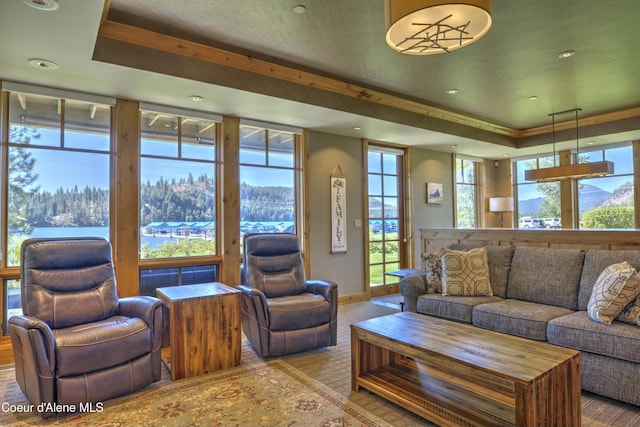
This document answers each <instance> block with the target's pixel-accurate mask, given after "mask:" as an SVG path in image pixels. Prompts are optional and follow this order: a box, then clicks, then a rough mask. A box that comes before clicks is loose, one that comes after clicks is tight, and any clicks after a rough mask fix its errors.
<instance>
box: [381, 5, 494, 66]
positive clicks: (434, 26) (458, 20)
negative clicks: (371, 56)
mask: <svg viewBox="0 0 640 427" xmlns="http://www.w3.org/2000/svg"><path fill="white" fill-rule="evenodd" d="M384 17H385V28H386V31H387V44H388V45H389V46H390V47H391V48H392V49H394V50H396V51H398V52H401V53H406V54H409V55H436V54H439V53H449V52H452V51H454V50H456V49H460V48H461V47H464V46H467V45H469V44H471V43H473V42H475V41H476V40H478V39H479V38H480V37H482V36H484V35H485V34H486V33H487V31H489V28H491V22H492V21H491V0H460V1H456V2H447V1H433V0H385V2H384Z"/></svg>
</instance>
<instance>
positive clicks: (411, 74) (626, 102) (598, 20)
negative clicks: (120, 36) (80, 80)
mask: <svg viewBox="0 0 640 427" xmlns="http://www.w3.org/2000/svg"><path fill="white" fill-rule="evenodd" d="M296 4H303V5H304V6H306V13H304V14H302V15H299V14H296V13H294V12H293V11H292V8H293V6H294V5H296ZM111 9H112V10H114V11H119V12H122V13H126V14H130V15H137V16H140V17H144V18H147V19H149V20H152V21H156V22H158V23H160V24H164V25H165V26H166V28H171V29H172V31H174V32H175V34H176V35H185V36H186V37H189V38H191V39H193V40H197V41H201V42H204V43H214V44H218V45H222V46H225V45H226V46H230V47H232V49H241V50H242V51H245V52H249V53H252V54H254V55H256V56H258V57H263V58H267V59H271V60H274V62H278V63H285V64H289V65H291V64H294V65H295V66H298V67H300V68H302V69H310V70H315V71H316V72H318V73H321V74H324V75H329V76H334V77H338V78H340V79H342V80H345V81H349V82H355V83H358V84H361V85H364V86H367V87H372V88H379V89H382V90H385V91H388V92H391V93H396V94H401V95H403V96H406V97H410V98H416V99H418V100H421V101H424V102H426V103H428V104H431V105H435V106H443V107H445V108H447V109H450V110H452V111H457V112H462V113H464V114H467V115H470V116H473V117H478V118H481V119H486V120H489V121H491V122H495V123H498V124H502V125H505V126H508V127H510V128H514V129H527V128H531V127H536V126H541V125H546V124H548V123H549V118H548V116H547V115H548V114H549V113H551V112H555V111H562V110H567V109H572V108H576V107H580V108H582V110H583V113H582V114H583V115H585V116H591V115H597V114H601V113H607V112H612V111H616V110H621V109H625V108H630V107H635V106H638V105H640V85H639V84H638V83H637V70H638V69H639V67H640V55H638V54H637V53H636V49H637V47H636V44H637V42H638V41H639V40H640V30H639V26H638V25H637V19H638V17H639V16H640V1H637V0H623V1H606V2H605V1H601V0H563V1H557V0H536V1H530V0H529V1H525V0H493V11H492V15H493V26H492V28H491V29H490V31H489V33H488V34H487V35H486V36H485V37H484V38H482V39H480V40H479V41H478V42H476V43H475V44H472V45H470V46H468V47H466V48H464V49H461V50H459V51H456V52H453V53H451V54H444V55H436V56H427V57H416V56H408V55H403V54H399V53H396V52H395V51H393V50H392V49H390V48H389V47H387V46H386V44H385V34H384V2H383V1H382V0H322V1H318V0H293V1H287V0H234V1H207V0H191V1H188V2H186V1H172V0H137V1H134V2H132V1H129V0H111ZM565 50H575V51H576V55H575V56H574V57H572V58H569V59H564V60H562V59H559V58H558V54H559V53H560V52H562V51H565ZM452 88H455V89H458V91H459V92H458V94H456V95H448V94H447V93H446V91H447V90H448V89H452ZM531 96H537V100H536V101H531V100H529V97H531Z"/></svg>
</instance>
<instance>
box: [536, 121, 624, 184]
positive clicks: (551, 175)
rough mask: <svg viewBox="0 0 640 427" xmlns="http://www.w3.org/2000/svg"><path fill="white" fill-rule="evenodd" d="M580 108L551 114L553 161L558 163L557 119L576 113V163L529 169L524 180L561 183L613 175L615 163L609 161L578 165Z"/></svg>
mask: <svg viewBox="0 0 640 427" xmlns="http://www.w3.org/2000/svg"><path fill="white" fill-rule="evenodd" d="M579 111H582V109H580V108H574V109H573V110H566V111H560V112H558V113H551V114H549V115H550V116H551V132H552V138H553V139H552V141H553V161H554V163H555V161H556V123H555V118H556V116H558V115H560V114H566V113H575V116H576V119H575V121H576V156H575V161H576V163H574V164H571V165H560V166H556V165H554V166H552V167H550V168H541V169H529V170H526V171H524V179H525V180H527V181H538V182H545V181H561V180H565V179H578V178H590V177H594V176H602V175H608V174H612V173H613V163H612V162H609V161H600V162H592V163H578V162H579V161H580V149H579V146H578V112H579Z"/></svg>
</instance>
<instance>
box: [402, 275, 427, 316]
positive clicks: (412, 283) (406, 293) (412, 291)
mask: <svg viewBox="0 0 640 427" xmlns="http://www.w3.org/2000/svg"><path fill="white" fill-rule="evenodd" d="M426 276H427V273H426V272H425V273H420V274H412V275H410V276H406V277H403V278H402V280H400V284H399V287H400V294H402V296H403V297H404V307H405V310H406V311H411V312H413V313H415V312H416V311H417V301H418V296H420V295H423V294H426V293H427V279H426Z"/></svg>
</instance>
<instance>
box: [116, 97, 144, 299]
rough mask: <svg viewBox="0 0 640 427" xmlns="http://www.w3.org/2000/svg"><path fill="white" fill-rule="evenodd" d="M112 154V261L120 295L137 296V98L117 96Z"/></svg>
mask: <svg viewBox="0 0 640 427" xmlns="http://www.w3.org/2000/svg"><path fill="white" fill-rule="evenodd" d="M112 134H113V135H114V137H115V151H116V154H115V157H114V165H113V170H114V172H115V173H113V174H112V176H114V180H115V185H114V186H112V188H113V191H112V193H115V194H112V199H111V201H112V213H111V220H112V221H113V224H112V227H111V229H112V231H111V233H112V235H111V244H112V246H113V263H114V267H115V273H116V280H117V283H118V293H119V295H120V297H126V296H134V295H138V294H139V293H140V292H139V281H140V274H139V271H138V259H139V255H138V249H139V244H140V226H139V222H140V199H139V197H138V189H139V188H140V170H139V164H140V162H139V158H140V143H139V141H140V106H139V103H138V102H137V101H130V100H125V99H118V100H117V103H116V107H115V129H114V130H112Z"/></svg>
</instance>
